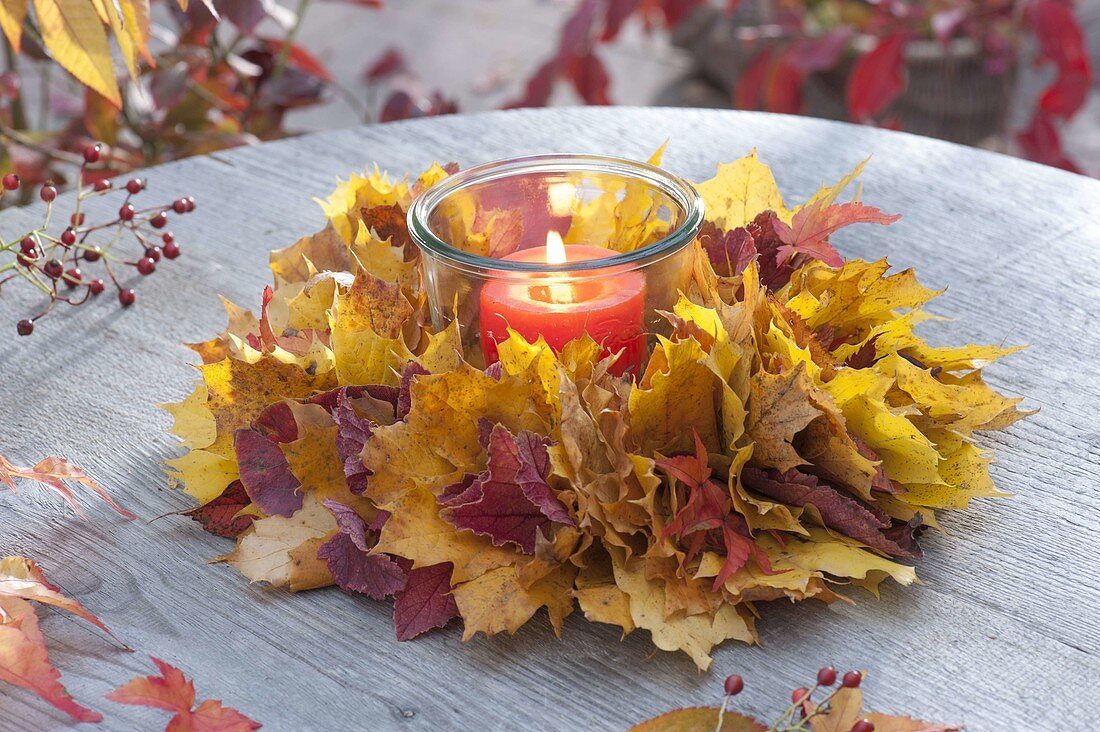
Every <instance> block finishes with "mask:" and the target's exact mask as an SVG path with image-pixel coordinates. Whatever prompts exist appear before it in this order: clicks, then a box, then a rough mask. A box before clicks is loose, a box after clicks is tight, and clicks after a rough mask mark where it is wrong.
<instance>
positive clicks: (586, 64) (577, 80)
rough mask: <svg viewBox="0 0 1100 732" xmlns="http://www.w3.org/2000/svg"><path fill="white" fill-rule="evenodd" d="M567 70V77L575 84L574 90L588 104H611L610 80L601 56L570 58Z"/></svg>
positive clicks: (589, 55)
mask: <svg viewBox="0 0 1100 732" xmlns="http://www.w3.org/2000/svg"><path fill="white" fill-rule="evenodd" d="M565 69H566V76H568V77H569V79H570V80H571V81H572V82H573V88H574V89H576V90H577V94H579V95H580V97H581V99H583V100H584V101H585V103H586V104H598V105H608V104H611V97H610V96H609V95H608V92H607V88H608V85H609V84H610V79H609V78H608V76H607V69H605V68H604V65H603V62H602V61H600V58H599V56H597V55H596V54H594V53H587V54H585V55H584V56H570V57H569V60H568V63H567V64H566V65H565Z"/></svg>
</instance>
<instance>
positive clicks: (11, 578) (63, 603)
mask: <svg viewBox="0 0 1100 732" xmlns="http://www.w3.org/2000/svg"><path fill="white" fill-rule="evenodd" d="M0 595H7V596H9V597H20V598H22V599H24V600H35V601H37V602H44V603H46V604H47V605H53V606H54V607H59V608H61V609H62V610H67V611H68V612H70V613H72V614H73V615H77V616H79V617H82V618H84V619H85V620H87V621H88V622H89V623H91V624H92V625H94V626H96V627H97V628H99V629H100V630H102V631H103V632H104V633H106V634H107V635H109V636H111V637H112V638H115V634H114V633H112V632H111V631H110V630H108V629H107V626H106V625H104V624H103V621H102V620H100V619H99V618H97V617H96V616H95V615H93V614H92V613H90V612H89V611H88V610H87V609H86V608H85V607H84V606H83V605H81V604H80V603H79V602H78V601H76V600H74V599H72V598H71V597H67V596H66V595H64V594H62V592H61V588H60V587H58V586H57V585H54V584H52V583H51V582H50V581H49V580H48V579H46V575H45V574H43V572H42V570H41V568H39V566H38V564H37V563H36V562H35V561H34V560H33V559H27V558H26V557H4V558H3V559H0ZM116 640H117V638H116Z"/></svg>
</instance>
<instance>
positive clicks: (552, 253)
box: [546, 231, 574, 303]
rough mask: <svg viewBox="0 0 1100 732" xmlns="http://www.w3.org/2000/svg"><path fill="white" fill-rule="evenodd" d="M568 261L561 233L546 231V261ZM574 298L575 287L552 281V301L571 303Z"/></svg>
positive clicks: (560, 262)
mask: <svg viewBox="0 0 1100 732" xmlns="http://www.w3.org/2000/svg"><path fill="white" fill-rule="evenodd" d="M567 261H569V260H568V258H567V257H566V255H565V242H564V241H562V239H561V234H559V233H558V232H556V231H548V232H546V263H547V264H565V263H566V262H567ZM573 299H574V298H573V288H572V287H570V286H569V285H568V284H563V283H558V282H551V283H550V300H551V302H556V303H569V302H573Z"/></svg>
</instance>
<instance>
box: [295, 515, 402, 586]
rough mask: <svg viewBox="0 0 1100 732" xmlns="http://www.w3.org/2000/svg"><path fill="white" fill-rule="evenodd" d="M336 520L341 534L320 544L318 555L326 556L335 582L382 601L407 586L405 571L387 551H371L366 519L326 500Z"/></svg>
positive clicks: (320, 557)
mask: <svg viewBox="0 0 1100 732" xmlns="http://www.w3.org/2000/svg"><path fill="white" fill-rule="evenodd" d="M325 507H326V508H327V509H328V510H329V511H331V512H332V515H333V517H334V518H335V519H336V526H337V528H338V529H339V531H338V533H337V534H336V535H335V536H333V537H332V538H331V539H329V540H328V541H327V542H325V543H324V544H322V545H321V548H320V549H319V550H318V551H317V558H318V559H324V560H325V562H326V563H327V564H328V568H329V571H330V572H332V578H333V580H335V581H336V584H337V585H339V586H340V587H341V588H343V589H345V590H347V591H349V592H358V593H360V594H363V595H366V596H367V597H370V598H372V599H374V600H381V599H383V598H385V597H388V596H390V595H392V594H394V593H396V592H398V591H400V590H401V589H403V588H404V587H405V571H404V570H403V569H402V568H401V565H399V564H398V563H397V562H395V561H394V560H393V559H392V558H390V557H389V556H386V555H385V554H370V553H369V551H370V542H369V541H368V537H367V525H366V522H364V521H363V519H362V518H361V517H360V516H359V514H357V513H356V512H355V511H354V510H353V509H351V508H349V507H348V506H345V505H344V504H342V503H338V502H336V501H325Z"/></svg>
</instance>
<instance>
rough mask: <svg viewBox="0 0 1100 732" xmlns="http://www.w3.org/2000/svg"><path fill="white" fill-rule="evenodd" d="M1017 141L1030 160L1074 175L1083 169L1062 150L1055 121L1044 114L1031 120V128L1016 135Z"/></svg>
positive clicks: (1040, 113)
mask: <svg viewBox="0 0 1100 732" xmlns="http://www.w3.org/2000/svg"><path fill="white" fill-rule="evenodd" d="M1016 141H1017V142H1018V143H1020V147H1022V148H1023V150H1024V155H1026V156H1027V157H1028V159H1029V160H1034V161H1035V162H1037V163H1043V164H1045V165H1053V166H1054V167H1056V168H1063V169H1065V170H1069V171H1071V172H1074V173H1080V172H1081V169H1080V168H1078V167H1077V165H1076V163H1074V162H1073V161H1072V160H1070V158H1069V156H1068V155H1066V153H1065V151H1064V150H1063V149H1062V137H1061V135H1060V134H1059V132H1058V127H1057V125H1056V124H1055V121H1054V119H1053V118H1052V117H1051V116H1050V115H1047V114H1044V113H1043V112H1041V111H1040V112H1036V113H1035V117H1034V118H1033V119H1032V120H1031V127H1029V128H1028V129H1026V130H1024V131H1023V132H1020V133H1018V134H1017V135H1016Z"/></svg>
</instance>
